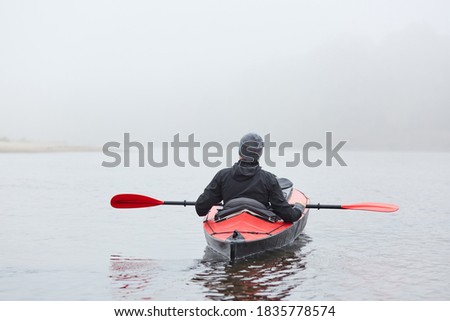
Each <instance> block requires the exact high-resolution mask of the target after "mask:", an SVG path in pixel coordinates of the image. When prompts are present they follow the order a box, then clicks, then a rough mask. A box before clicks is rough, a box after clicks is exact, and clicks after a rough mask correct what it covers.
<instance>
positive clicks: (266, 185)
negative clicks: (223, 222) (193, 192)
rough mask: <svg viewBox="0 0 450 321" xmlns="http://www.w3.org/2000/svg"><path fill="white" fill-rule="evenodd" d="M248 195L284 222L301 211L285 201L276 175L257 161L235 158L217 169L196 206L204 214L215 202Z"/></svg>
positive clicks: (225, 201) (295, 218) (296, 218)
mask: <svg viewBox="0 0 450 321" xmlns="http://www.w3.org/2000/svg"><path fill="white" fill-rule="evenodd" d="M238 197H247V198H251V199H254V200H257V201H259V202H260V203H262V204H264V205H265V206H266V207H267V208H269V206H270V208H271V210H272V211H273V212H274V213H275V214H277V215H278V216H279V217H281V218H282V219H283V221H285V222H293V221H296V220H298V219H299V218H300V216H301V211H300V209H298V208H292V206H291V205H289V203H288V202H287V201H286V199H285V197H284V195H283V192H282V191H281V187H280V184H279V183H278V181H277V179H276V177H275V175H273V174H272V173H269V172H267V171H265V170H263V169H262V168H261V166H259V164H258V163H245V162H242V161H239V162H237V163H236V164H234V165H233V167H231V168H224V169H222V170H220V171H219V172H218V173H217V174H216V176H214V178H213V179H212V181H211V183H209V185H208V186H207V187H206V188H205V191H204V192H203V194H201V195H200V196H199V198H198V199H197V202H196V204H195V209H196V211H197V214H198V215H199V216H205V215H206V214H208V212H209V210H210V209H211V207H212V206H213V205H214V204H217V203H220V202H221V201H222V200H223V202H224V203H225V204H226V203H227V202H228V201H230V200H232V199H234V198H238Z"/></svg>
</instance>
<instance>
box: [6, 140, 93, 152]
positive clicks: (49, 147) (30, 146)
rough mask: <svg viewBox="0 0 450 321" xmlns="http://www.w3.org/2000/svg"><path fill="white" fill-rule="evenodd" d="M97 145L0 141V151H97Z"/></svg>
mask: <svg viewBox="0 0 450 321" xmlns="http://www.w3.org/2000/svg"><path fill="white" fill-rule="evenodd" d="M100 150H101V149H100V148H99V147H89V146H72V145H64V144H58V143H37V142H28V141H23V142H21V141H0V153H57V152H98V151H100Z"/></svg>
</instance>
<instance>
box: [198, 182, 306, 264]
mask: <svg viewBox="0 0 450 321" xmlns="http://www.w3.org/2000/svg"><path fill="white" fill-rule="evenodd" d="M279 183H280V186H281V188H282V190H283V193H284V195H285V197H286V199H287V200H288V203H289V204H292V205H293V204H294V203H300V204H301V205H303V206H304V207H305V209H304V210H303V214H302V216H301V217H300V218H299V219H298V220H297V221H295V222H293V223H289V222H284V221H283V220H281V219H280V218H279V217H278V216H276V215H275V214H274V213H272V212H270V211H269V210H267V209H265V208H261V207H258V206H257V204H255V202H256V201H253V200H249V199H243V200H242V202H241V204H238V203H239V202H235V203H237V206H233V207H232V208H229V209H227V208H226V207H224V208H223V209H222V208H220V207H219V206H214V207H213V208H211V210H210V211H209V213H208V214H207V215H206V217H205V220H204V221H203V229H204V232H205V237H206V242H207V244H208V246H209V247H210V248H211V249H212V250H214V251H215V252H218V253H220V254H221V255H223V256H224V257H226V258H228V259H229V260H230V261H235V260H238V259H241V258H245V257H248V256H251V255H255V254H258V253H261V252H265V251H268V250H271V249H276V248H281V247H284V246H286V245H288V244H291V243H292V242H294V240H296V239H297V238H298V237H299V236H300V234H301V233H302V231H303V229H304V228H305V226H306V222H307V220H308V214H309V209H307V208H306V205H307V204H308V201H309V200H308V198H307V197H306V196H305V194H303V193H302V192H301V191H299V190H297V189H295V188H293V184H292V182H291V181H289V180H288V179H283V178H280V179H279ZM232 201H234V200H232ZM229 203H231V201H230V202H229ZM256 203H258V202H256ZM258 204H259V203H258ZM261 205H262V204H261Z"/></svg>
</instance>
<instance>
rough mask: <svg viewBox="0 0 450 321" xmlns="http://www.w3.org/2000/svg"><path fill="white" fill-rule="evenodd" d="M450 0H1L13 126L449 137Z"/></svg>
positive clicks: (106, 135)
mask: <svg viewBox="0 0 450 321" xmlns="http://www.w3.org/2000/svg"><path fill="white" fill-rule="evenodd" d="M449 12H450V2H448V1H406V0H405V1H392V0H391V1H332V0H329V1H301V0H297V1H261V0H258V1H256V0H255V1H242V0H241V1H211V0H205V1H162V0H161V1H138V0H134V1H98V0H90V1H49V0H44V1H1V2H0V46H1V47H0V112H1V117H0V138H1V137H8V138H10V139H13V140H14V139H22V138H25V139H29V140H36V141H58V142H65V143H67V144H85V145H103V144H104V143H105V142H107V141H121V140H123V134H124V133H125V132H128V133H130V135H131V137H132V138H133V139H135V140H139V141H142V142H147V141H164V140H171V139H172V138H173V136H174V135H175V134H176V133H181V134H182V135H184V136H185V137H187V135H189V134H190V133H195V136H196V138H197V139H198V140H200V141H229V140H237V139H239V137H240V136H242V135H243V134H244V133H246V132H248V131H256V132H258V133H260V134H261V135H264V134H267V133H271V135H272V137H273V138H274V139H275V140H284V141H292V142H294V143H295V144H302V143H304V142H306V141H310V140H322V141H323V139H324V137H325V132H327V131H332V132H333V133H334V136H335V137H336V139H338V140H347V141H348V144H347V145H346V148H349V149H386V150H436V151H450V126H449V125H448V121H449V120H450V111H449V107H450V90H449V88H450V19H449Z"/></svg>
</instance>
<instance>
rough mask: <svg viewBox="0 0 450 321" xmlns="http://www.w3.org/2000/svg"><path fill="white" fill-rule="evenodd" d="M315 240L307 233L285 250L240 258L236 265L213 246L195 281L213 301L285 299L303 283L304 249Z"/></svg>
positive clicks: (203, 261)
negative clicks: (217, 252)
mask: <svg viewBox="0 0 450 321" xmlns="http://www.w3.org/2000/svg"><path fill="white" fill-rule="evenodd" d="M310 241H311V238H310V237H308V236H307V235H302V238H301V239H300V240H298V241H296V242H294V243H293V244H292V245H291V246H289V247H285V248H283V249H278V250H274V251H270V252H267V253H265V254H262V255H258V256H255V257H254V258H248V259H246V260H242V261H238V262H235V263H233V264H231V263H229V262H227V261H224V259H223V258H222V257H221V256H220V255H218V254H215V253H214V252H213V251H212V250H210V249H209V248H207V249H206V251H205V256H204V258H203V260H202V261H201V262H200V263H199V266H198V267H197V269H196V270H199V269H200V270H201V271H200V272H198V271H197V272H196V274H195V276H194V277H193V278H192V282H194V283H199V284H201V285H203V286H204V288H206V290H205V291H204V296H205V298H207V299H211V300H244V301H245V300H252V301H253V300H255V301H256V300H265V301H271V300H272V301H273V300H282V299H285V298H287V297H288V296H289V295H290V293H291V292H292V290H293V289H295V288H297V287H298V286H300V285H301V283H302V282H303V278H302V273H301V272H302V271H303V270H304V269H305V268H306V263H305V256H306V255H307V254H306V253H303V252H302V251H301V250H302V248H303V247H304V246H305V245H306V244H307V243H309V242H310Z"/></svg>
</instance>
